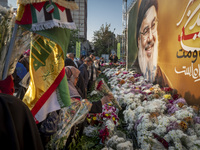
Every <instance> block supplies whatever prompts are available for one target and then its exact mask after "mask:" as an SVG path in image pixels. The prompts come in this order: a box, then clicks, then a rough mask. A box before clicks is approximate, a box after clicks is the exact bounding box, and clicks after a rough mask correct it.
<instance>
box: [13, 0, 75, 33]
mask: <svg viewBox="0 0 200 150" xmlns="http://www.w3.org/2000/svg"><path fill="white" fill-rule="evenodd" d="M49 6H52V12H49V11H48V7H49ZM16 23H17V24H19V25H27V26H25V27H26V29H28V30H30V31H41V30H46V29H51V28H53V27H61V28H69V29H76V26H75V23H74V22H73V19H72V16H71V11H70V9H68V8H65V7H63V6H61V5H59V4H58V3H53V2H52V3H50V2H49V1H46V2H40V3H33V4H26V5H25V6H24V5H22V4H21V5H20V6H19V8H18V12H17V17H16Z"/></svg>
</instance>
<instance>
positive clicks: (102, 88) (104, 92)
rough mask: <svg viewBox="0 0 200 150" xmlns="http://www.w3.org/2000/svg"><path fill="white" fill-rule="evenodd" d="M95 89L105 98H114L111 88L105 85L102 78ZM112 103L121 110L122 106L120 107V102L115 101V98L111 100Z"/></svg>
mask: <svg viewBox="0 0 200 150" xmlns="http://www.w3.org/2000/svg"><path fill="white" fill-rule="evenodd" d="M95 89H96V90H97V91H98V92H100V93H101V94H102V95H104V96H105V95H112V96H113V94H112V92H111V90H110V89H109V87H108V86H107V84H106V83H105V81H104V79H102V78H101V79H99V80H97V82H96V87H95ZM111 101H112V102H113V104H114V105H115V106H116V107H117V108H119V109H121V106H120V105H119V103H118V101H117V100H116V99H115V97H114V96H113V98H112V99H111Z"/></svg>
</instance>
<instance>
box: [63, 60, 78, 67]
mask: <svg viewBox="0 0 200 150" xmlns="http://www.w3.org/2000/svg"><path fill="white" fill-rule="evenodd" d="M65 66H74V67H75V68H77V67H76V65H75V63H74V61H73V60H72V59H70V58H66V59H65Z"/></svg>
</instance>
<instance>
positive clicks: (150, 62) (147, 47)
mask: <svg viewBox="0 0 200 150" xmlns="http://www.w3.org/2000/svg"><path fill="white" fill-rule="evenodd" d="M157 13H158V1H157V0H142V1H141V4H140V8H139V12H138V19H137V34H136V40H137V47H138V55H137V58H136V61H135V62H134V64H133V67H134V68H136V69H137V71H138V72H139V73H142V74H143V76H144V78H145V79H146V80H148V81H149V82H152V83H154V84H159V85H160V86H161V87H168V86H170V87H172V86H171V83H170V81H169V80H168V78H167V77H166V75H165V73H164V72H163V71H162V70H161V68H160V67H159V66H158V64H157V62H158V45H159V41H158V31H157V27H158V16H157Z"/></svg>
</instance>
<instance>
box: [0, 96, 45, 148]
mask: <svg viewBox="0 0 200 150" xmlns="http://www.w3.org/2000/svg"><path fill="white" fill-rule="evenodd" d="M0 120H1V123H0V141H1V147H2V148H5V149H6V150H43V146H42V142H41V139H40V134H39V131H38V129H37V126H36V124H35V121H34V119H33V116H32V114H31V112H30V110H29V108H28V107H27V106H26V105H25V104H24V103H23V102H22V101H21V100H19V99H18V98H16V97H14V96H11V95H7V94H2V93H0Z"/></svg>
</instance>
